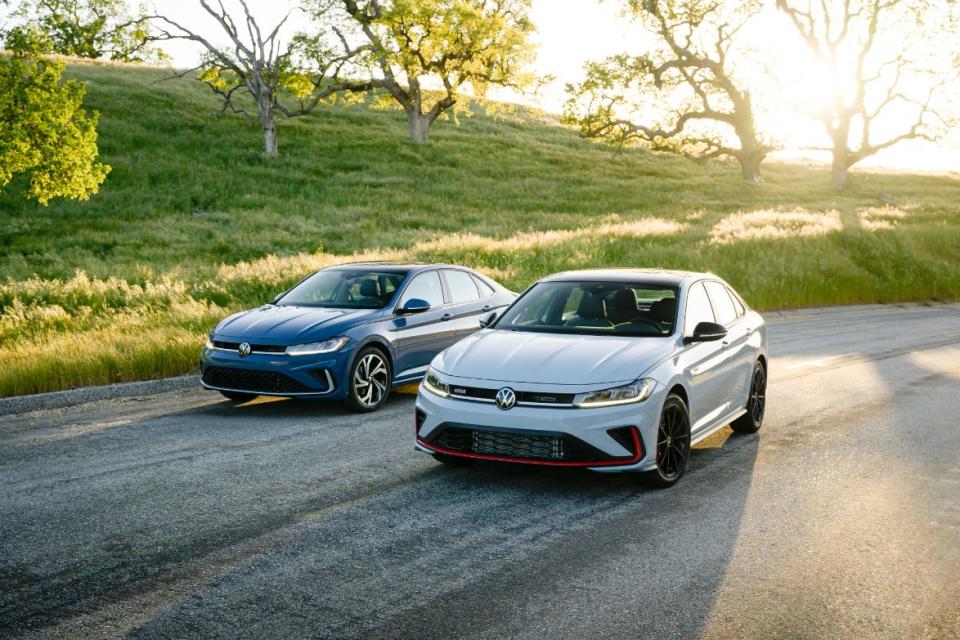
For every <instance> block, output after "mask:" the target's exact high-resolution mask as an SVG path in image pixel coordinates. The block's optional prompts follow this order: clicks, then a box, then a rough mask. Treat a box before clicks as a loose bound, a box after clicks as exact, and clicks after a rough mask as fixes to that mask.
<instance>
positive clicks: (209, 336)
mask: <svg viewBox="0 0 960 640" xmlns="http://www.w3.org/2000/svg"><path fill="white" fill-rule="evenodd" d="M203 348H204V349H205V350H206V351H210V349H213V329H210V333H208V334H207V343H206V344H204V345H203Z"/></svg>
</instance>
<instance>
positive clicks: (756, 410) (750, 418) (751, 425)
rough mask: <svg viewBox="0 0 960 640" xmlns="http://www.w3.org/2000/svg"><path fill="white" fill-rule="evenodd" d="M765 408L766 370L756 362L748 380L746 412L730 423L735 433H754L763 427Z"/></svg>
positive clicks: (760, 363) (761, 362) (761, 363)
mask: <svg viewBox="0 0 960 640" xmlns="http://www.w3.org/2000/svg"><path fill="white" fill-rule="evenodd" d="M766 408H767V368H766V367H765V366H763V361H760V360H758V361H757V366H756V367H754V369H753V377H752V378H751V379H750V396H749V398H748V399H747V412H746V413H745V414H743V415H742V416H740V417H739V418H737V419H736V420H734V421H733V422H731V423H730V428H731V429H733V430H734V431H736V432H737V433H756V432H757V431H759V430H760V427H761V426H762V425H763V414H764V411H765V410H766Z"/></svg>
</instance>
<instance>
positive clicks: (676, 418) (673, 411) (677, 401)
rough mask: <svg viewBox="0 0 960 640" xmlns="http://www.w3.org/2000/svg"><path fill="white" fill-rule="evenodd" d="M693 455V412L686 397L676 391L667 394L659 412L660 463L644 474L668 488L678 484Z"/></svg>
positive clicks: (658, 451) (659, 486)
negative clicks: (691, 412)
mask: <svg viewBox="0 0 960 640" xmlns="http://www.w3.org/2000/svg"><path fill="white" fill-rule="evenodd" d="M689 457H690V414H689V413H687V405H686V403H684V401H683V398H681V397H680V396H678V395H676V394H670V395H669V396H667V399H666V401H665V402H664V403H663V410H662V411H661V412H660V427H659V429H657V466H656V468H655V469H653V470H651V471H648V472H646V473H645V474H644V477H645V480H646V481H647V483H648V484H649V485H651V486H653V487H658V488H662V487H669V486H672V485H674V484H676V482H677V480H679V479H680V476H682V475H683V471H684V469H686V467H687V458H689Z"/></svg>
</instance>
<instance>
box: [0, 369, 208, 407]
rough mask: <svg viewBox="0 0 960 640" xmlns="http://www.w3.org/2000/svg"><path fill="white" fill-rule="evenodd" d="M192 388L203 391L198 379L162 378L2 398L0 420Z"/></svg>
mask: <svg viewBox="0 0 960 640" xmlns="http://www.w3.org/2000/svg"><path fill="white" fill-rule="evenodd" d="M191 388H194V389H200V388H201V387H200V376H199V375H197V374H188V375H183V376H174V377H172V378H160V379H159V380H139V381H137V382H120V383H116V384H107V385H98V386H94V387H78V388H76V389H66V390H64V391H51V392H48V393H34V394H31V395H26V396H10V397H9V398H0V416H9V415H14V414H18V413H29V412H30V411H40V410H43V409H62V408H64V407H72V406H74V405H79V404H84V403H87V402H98V401H100V400H113V399H115V398H129V397H133V396H150V395H155V394H158V393H166V392H168V391H182V390H184V389H191Z"/></svg>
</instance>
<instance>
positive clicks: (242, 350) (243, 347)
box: [237, 342, 250, 358]
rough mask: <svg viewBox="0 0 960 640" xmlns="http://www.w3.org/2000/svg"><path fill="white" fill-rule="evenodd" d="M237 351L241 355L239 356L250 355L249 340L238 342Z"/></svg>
mask: <svg viewBox="0 0 960 640" xmlns="http://www.w3.org/2000/svg"><path fill="white" fill-rule="evenodd" d="M237 353H239V354H240V357H241V358H245V357H247V356H248V355H250V343H249V342H241V343H240V346H239V347H237Z"/></svg>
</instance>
